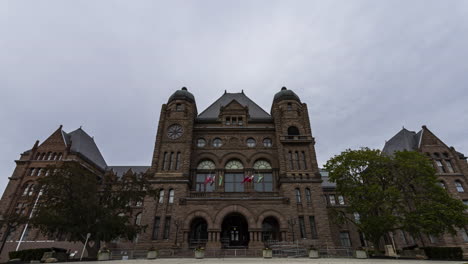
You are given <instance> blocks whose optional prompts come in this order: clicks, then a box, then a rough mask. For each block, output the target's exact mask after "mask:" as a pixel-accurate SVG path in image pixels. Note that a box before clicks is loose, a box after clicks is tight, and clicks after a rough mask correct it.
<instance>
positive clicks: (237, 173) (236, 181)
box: [224, 160, 244, 192]
mask: <svg viewBox="0 0 468 264" xmlns="http://www.w3.org/2000/svg"><path fill="white" fill-rule="evenodd" d="M224 168H225V169H226V173H225V175H224V176H225V181H224V191H226V192H243V191H244V184H243V181H244V172H243V169H244V165H243V164H242V163H241V162H240V161H239V160H230V161H228V162H227V163H226V165H225V166H224Z"/></svg>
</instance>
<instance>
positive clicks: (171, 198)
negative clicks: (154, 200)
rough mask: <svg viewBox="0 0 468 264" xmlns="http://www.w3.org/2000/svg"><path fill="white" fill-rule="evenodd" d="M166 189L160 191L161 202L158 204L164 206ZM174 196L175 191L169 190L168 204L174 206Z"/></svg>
mask: <svg viewBox="0 0 468 264" xmlns="http://www.w3.org/2000/svg"><path fill="white" fill-rule="evenodd" d="M164 193H165V192H164V189H161V190H159V200H158V203H160V204H162V203H164ZM174 196H175V192H174V189H169V196H168V197H167V203H168V204H173V203H174Z"/></svg>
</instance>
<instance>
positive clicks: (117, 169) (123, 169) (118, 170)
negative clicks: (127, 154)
mask: <svg viewBox="0 0 468 264" xmlns="http://www.w3.org/2000/svg"><path fill="white" fill-rule="evenodd" d="M149 168H150V166H109V167H107V169H108V170H112V171H113V172H114V173H115V175H117V177H122V176H123V175H124V174H125V173H127V171H128V170H131V171H132V172H133V173H144V172H146V171H147V170H148V169H149Z"/></svg>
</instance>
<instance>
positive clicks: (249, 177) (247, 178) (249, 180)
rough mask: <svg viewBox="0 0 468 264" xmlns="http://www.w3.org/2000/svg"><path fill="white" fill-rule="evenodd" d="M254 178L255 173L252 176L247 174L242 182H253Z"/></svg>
mask: <svg viewBox="0 0 468 264" xmlns="http://www.w3.org/2000/svg"><path fill="white" fill-rule="evenodd" d="M253 178H254V175H253V174H252V175H250V176H247V177H245V178H244V180H243V181H242V183H245V182H252V180H253Z"/></svg>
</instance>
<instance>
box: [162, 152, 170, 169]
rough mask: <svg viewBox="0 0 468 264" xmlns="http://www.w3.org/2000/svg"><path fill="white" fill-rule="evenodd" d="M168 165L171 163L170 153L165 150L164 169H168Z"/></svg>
mask: <svg viewBox="0 0 468 264" xmlns="http://www.w3.org/2000/svg"><path fill="white" fill-rule="evenodd" d="M168 165H169V159H168V153H167V152H164V155H163V170H168Z"/></svg>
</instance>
